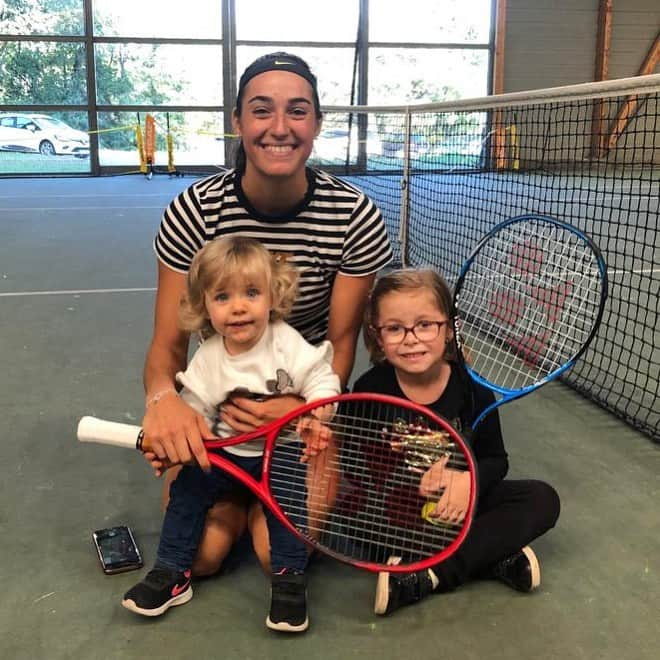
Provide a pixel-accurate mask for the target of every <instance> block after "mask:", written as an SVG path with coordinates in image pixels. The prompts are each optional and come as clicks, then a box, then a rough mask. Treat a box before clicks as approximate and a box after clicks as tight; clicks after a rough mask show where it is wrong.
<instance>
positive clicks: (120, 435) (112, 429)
mask: <svg viewBox="0 0 660 660" xmlns="http://www.w3.org/2000/svg"><path fill="white" fill-rule="evenodd" d="M143 435H144V434H143V432H142V429H141V428H140V427H139V426H135V425H134V424H120V423H119V422H109V421H108V420H105V419H99V418H98V417H90V416H89V415H87V416H85V417H82V418H81V420H80V421H79V422H78V440H80V442H96V443H99V444H102V445H114V446H115V447H128V448H130V449H142V439H143Z"/></svg>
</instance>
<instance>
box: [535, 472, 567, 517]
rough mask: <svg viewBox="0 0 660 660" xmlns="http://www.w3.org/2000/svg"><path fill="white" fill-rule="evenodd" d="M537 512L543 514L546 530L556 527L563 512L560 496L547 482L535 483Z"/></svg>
mask: <svg viewBox="0 0 660 660" xmlns="http://www.w3.org/2000/svg"><path fill="white" fill-rule="evenodd" d="M535 500H536V507H535V508H536V511H538V512H539V513H541V512H542V514H543V520H544V525H545V527H546V529H550V528H551V527H554V526H555V524H556V522H557V519H558V518H559V513H560V511H561V502H560V500H559V494H558V493H557V491H556V490H555V489H554V488H553V487H552V486H551V485H550V484H547V483H545V481H537V482H535Z"/></svg>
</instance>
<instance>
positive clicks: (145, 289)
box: [0, 287, 156, 298]
mask: <svg viewBox="0 0 660 660" xmlns="http://www.w3.org/2000/svg"><path fill="white" fill-rule="evenodd" d="M155 290H156V287H135V288H127V289H68V290H62V291H5V292H0V298H20V297H21V296H80V295H84V294H89V293H145V292H152V291H155Z"/></svg>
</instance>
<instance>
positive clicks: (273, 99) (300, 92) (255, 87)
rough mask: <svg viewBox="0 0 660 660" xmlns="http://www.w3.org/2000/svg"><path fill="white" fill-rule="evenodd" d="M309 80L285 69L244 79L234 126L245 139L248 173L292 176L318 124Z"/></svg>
mask: <svg viewBox="0 0 660 660" xmlns="http://www.w3.org/2000/svg"><path fill="white" fill-rule="evenodd" d="M313 99H314V97H313V93H312V87H311V85H310V84H309V83H308V82H307V81H306V80H305V79H304V78H302V77H301V76H299V75H297V74H295V73H289V72H287V71H266V72H265V73H261V74H259V75H258V76H255V77H254V78H252V80H250V82H248V84H247V86H246V87H245V91H244V93H243V101H242V107H241V115H240V117H239V116H238V115H237V114H236V113H234V117H233V124H234V131H235V132H236V133H238V134H239V135H240V136H241V137H242V140H243V147H244V149H245V156H246V161H247V163H246V175H252V174H259V175H261V176H264V177H284V178H288V177H292V176H295V175H296V174H300V173H304V171H305V164H306V163H307V159H308V158H309V155H310V153H311V152H312V148H313V146H314V138H315V137H316V136H317V135H318V134H319V131H320V130H321V121H320V120H319V119H317V117H316V109H315V107H314V100H313Z"/></svg>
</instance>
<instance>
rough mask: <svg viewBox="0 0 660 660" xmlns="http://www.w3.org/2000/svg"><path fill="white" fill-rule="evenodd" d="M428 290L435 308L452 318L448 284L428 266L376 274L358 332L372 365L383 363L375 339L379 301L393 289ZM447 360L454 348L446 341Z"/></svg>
mask: <svg viewBox="0 0 660 660" xmlns="http://www.w3.org/2000/svg"><path fill="white" fill-rule="evenodd" d="M419 290H426V291H429V292H430V293H431V294H432V295H433V297H434V298H435V302H436V303H437V305H438V310H439V311H440V312H441V313H442V314H445V315H446V316H447V318H448V319H450V320H452V319H453V318H454V308H453V302H452V294H451V289H450V288H449V285H448V284H447V282H445V280H444V279H443V278H442V277H441V276H440V275H438V273H436V272H435V271H434V270H432V269H430V268H420V269H416V268H401V269H399V270H393V271H390V272H389V273H386V274H385V275H382V276H381V277H379V278H378V279H377V280H376V282H375V284H374V285H373V287H372V289H371V292H370V293H369V298H368V299H367V305H366V307H365V310H364V322H363V325H362V335H363V337H364V343H365V345H366V347H367V350H368V351H369V356H370V358H371V362H372V363H373V364H377V363H379V362H383V361H384V360H385V353H383V349H382V348H381V346H380V342H379V341H378V331H377V330H376V327H377V326H378V315H379V312H380V301H381V300H382V299H383V298H384V297H385V296H386V295H387V294H388V293H392V292H394V291H396V292H406V291H419ZM445 358H446V359H447V360H455V359H456V350H455V348H454V342H451V341H450V342H449V343H448V344H447V348H446V350H445Z"/></svg>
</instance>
